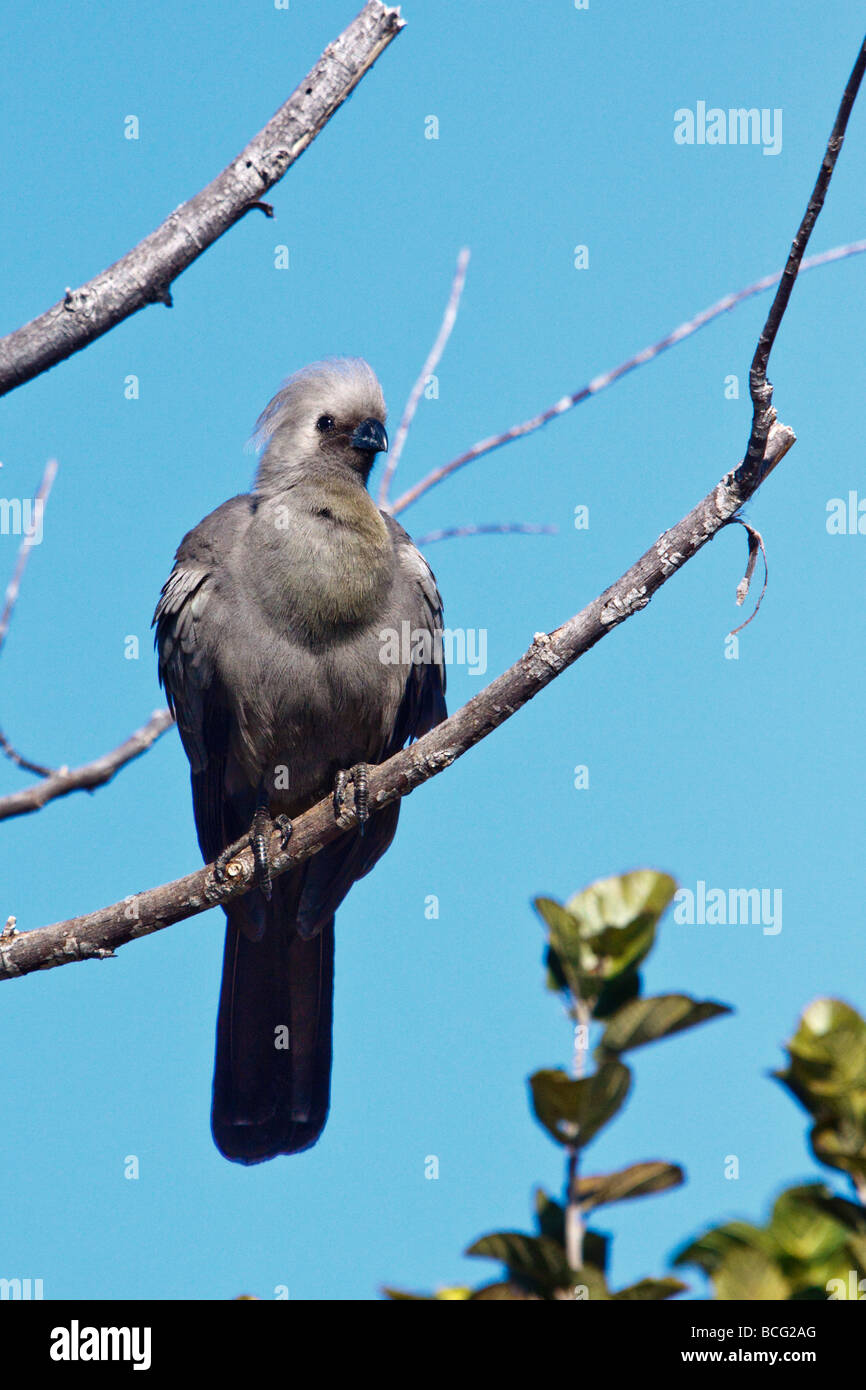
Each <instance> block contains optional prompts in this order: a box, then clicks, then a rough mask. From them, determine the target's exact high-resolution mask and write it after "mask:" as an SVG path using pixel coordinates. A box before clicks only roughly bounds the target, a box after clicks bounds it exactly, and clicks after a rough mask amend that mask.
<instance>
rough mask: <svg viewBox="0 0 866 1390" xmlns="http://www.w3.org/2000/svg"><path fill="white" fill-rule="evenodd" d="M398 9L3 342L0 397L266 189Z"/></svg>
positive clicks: (127, 308) (366, 20)
mask: <svg viewBox="0 0 866 1390" xmlns="http://www.w3.org/2000/svg"><path fill="white" fill-rule="evenodd" d="M403 25H404V20H402V19H401V18H400V11H399V8H397V9H394V8H392V7H390V6H387V5H384V4H382V3H381V0H368V2H367V4H366V5H365V6H364V8H363V10H362V11H361V13H360V14H359V15H358V16H357V18H356V19H354V20H353V21H352V23H351V24H350V25H349V26H348V28H347V29H345V30H344V31H343V33H342V34H341V35H340V37H339V38H338V39H336V40H335V41H334V42H333V43H332V44H329V45H328V47H327V48H326V49H325V51H324V53H323V54H322V56H321V58H320V59H319V61H318V62H317V63H316V65H315V67H314V68H313V69H312V71H311V72H309V73H308V74H307V76H306V77H305V78H304V80H303V82H302V83H301V84H300V86H299V87H297V88H296V90H295V91H294V92H293V93H292V95H291V96H290V97H289V99H288V101H287V102H286V103H285V104H284V105H283V106H281V107H280V109H279V111H278V112H277V113H276V115H275V116H273V117H272V118H271V120H270V121H268V123H267V125H266V126H265V127H264V129H263V130H261V131H260V132H259V134H258V135H257V136H255V138H254V139H253V140H251V141H250V143H249V144H248V145H247V147H246V149H244V150H242V151H241V153H240V154H239V155H238V156H237V158H236V159H233V160H232V162H231V164H229V165H228V167H227V168H226V169H224V170H223V172H222V173H221V174H219V175H218V176H217V177H216V178H215V179H214V180H213V182H212V183H209V184H208V186H207V188H204V189H202V191H201V192H200V193H197V194H196V195H195V197H194V198H191V199H190V200H189V202H186V203H182V204H181V206H180V207H179V208H177V209H176V210H175V211H174V212H173V213H171V215H170V216H169V217H167V218H166V220H165V221H164V222H163V223H162V225H161V226H159V227H157V229H156V231H155V232H151V234H150V236H147V237H145V239H144V241H141V242H139V244H138V245H137V246H136V247H134V248H133V250H131V251H129V252H127V254H126V255H125V256H123V257H122V258H121V259H120V260H119V261H116V262H115V264H114V265H112V266H109V267H108V269H107V270H104V271H102V273H101V274H100V275H97V276H96V277H95V279H93V280H91V281H89V282H88V284H86V285H83V286H82V287H81V288H80V289H78V290H67V291H66V294H65V295H64V297H63V299H62V300H61V301H60V303H59V304H55V305H54V307H53V308H52V309H49V310H48V311H47V313H44V314H41V315H40V316H39V318H36V319H33V320H32V322H30V323H28V324H25V325H24V327H23V328H19V329H17V330H16V331H15V332H14V333H10V334H9V335H8V336H7V337H5V338H3V339H0V396H2V395H5V394H6V393H7V392H8V391H11V390H13V388H14V387H16V386H21V385H22V384H23V383H24V382H25V381H30V380H31V379H32V378H33V377H35V376H38V375H39V374H40V372H44V371H47V369H48V368H49V367H53V366H55V365H56V363H58V362H62V361H63V360H64V358H66V357H70V356H71V355H72V354H73V353H74V352H79V351H80V349H81V348H83V347H86V346H87V344H88V343H92V342H93V341H94V339H96V338H99V337H101V336H102V334H103V333H107V332H108V331H109V329H111V328H114V327H115V325H116V324H118V323H120V322H122V320H123V319H125V318H128V317H129V315H130V314H134V313H136V312H137V311H138V310H139V309H143V308H144V307H145V306H146V305H148V304H154V303H163V304H169V305H170V304H171V293H170V286H171V284H172V282H173V281H174V280H176V279H177V277H178V276H179V275H180V274H181V273H182V272H183V271H184V270H186V268H187V267H188V266H189V265H191V264H192V262H193V261H194V260H196V258H197V257H198V256H200V255H201V254H202V252H203V251H205V250H207V248H208V247H209V246H211V245H212V244H213V242H215V241H216V240H217V239H218V237H221V236H222V235H223V233H224V232H226V231H228V229H229V228H230V227H232V226H233V225H234V224H235V222H237V221H239V220H240V218H241V217H243V216H244V214H245V213H246V212H248V211H249V210H250V209H251V208H254V207H262V206H263V207H264V210H265V211H268V206H269V205H267V204H264V205H263V204H262V203H261V198H262V194H263V193H265V192H266V191H267V190H268V189H269V188H272V187H273V185H274V184H275V183H277V182H278V181H279V180H280V179H281V178H282V177H283V175H284V174H285V172H286V170H287V169H290V168H291V166H292V165H293V164H294V162H295V160H296V159H297V158H298V157H299V156H300V155H301V154H303V152H304V150H305V149H306V148H307V146H308V145H309V144H310V143H311V142H312V141H313V140H314V139H315V137H316V135H318V133H319V131H320V130H322V128H323V127H324V126H325V125H326V124H327V122H328V121H329V120H330V119H331V117H332V116H333V114H334V112H335V111H336V110H337V109H338V108H339V107H340V106H341V105H342V104H343V102H344V101H345V100H346V98H347V97H348V96H349V95H350V93H351V92H352V91H353V90H354V89H355V87H356V86H357V85H358V83H359V82H360V80H361V78H362V77H363V76H364V74H365V73H366V72H368V71H369V69H370V68H371V67H372V66H373V64H374V63H375V61H376V59H377V58H378V57H379V55H380V54H381V53H382V52H383V51H384V50H385V48H387V46H388V44H389V43H390V42H391V40H392V39H393V38H395V37H396V35H397V34H398V33H399V32H400V30H401V29H402V28H403Z"/></svg>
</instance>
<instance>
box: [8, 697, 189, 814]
mask: <svg viewBox="0 0 866 1390" xmlns="http://www.w3.org/2000/svg"><path fill="white" fill-rule="evenodd" d="M173 723H174V720H173V719H172V717H171V714H170V713H169V711H168V710H167V709H160V710H156V711H155V712H154V713H153V714H152V715H151V716H150V719H149V720H148V721H147V723H146V724H145V725H144V726H143V727H142V728H140V729H136V731H135V733H134V734H130V736H129V738H128V739H125V740H124V742H123V743H121V744H120V746H119V747H118V748H115V749H113V751H112V752H110V753H103V754H102V756H101V757H99V758H94V760H93V762H90V763H84V764H82V766H81V767H73V768H65V767H61V768H59V769H58V770H57V771H56V772H50V771H49V772H48V773H47V776H45V777H44V778H43V780H42V781H41V782H34V783H33V785H32V786H30V787H25V788H24V789H23V790H22V791H20V792H10V793H9V795H8V796H0V820H8V819H9V818H10V817H11V816H25V815H27V813H28V812H29V811H40V810H41V809H42V807H43V806H44V805H45V803H46V802H48V801H54V800H56V798H57V797H58V796H68V795H69V793H70V792H81V791H88V792H91V791H93V790H94V789H95V788H96V787H102V786H104V785H105V783H106V782H110V781H111V779H112V777H113V776H114V774H115V773H116V772H118V771H119V770H120V768H122V767H125V766H126V764H127V763H131V762H132V760H133V758H138V757H140V756H141V754H142V753H146V752H147V750H148V748H150V746H151V744H153V743H155V742H156V740H157V739H158V738H159V736H160V734H163V733H165V730H166V729H168V728H170V727H171V725H172V724H173ZM22 762H23V760H22ZM24 766H28V767H33V766H35V765H34V764H27V763H25V764H24Z"/></svg>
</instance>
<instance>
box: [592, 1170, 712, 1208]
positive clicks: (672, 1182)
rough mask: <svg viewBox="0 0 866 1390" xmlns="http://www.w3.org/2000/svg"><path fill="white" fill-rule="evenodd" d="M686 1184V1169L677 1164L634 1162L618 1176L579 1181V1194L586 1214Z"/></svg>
mask: <svg viewBox="0 0 866 1390" xmlns="http://www.w3.org/2000/svg"><path fill="white" fill-rule="evenodd" d="M684 1181H685V1174H684V1173H683V1170H682V1168H678V1167H677V1165H676V1164H675V1163H661V1162H656V1161H652V1162H648V1163H634V1164H632V1165H631V1167H630V1168H622V1169H620V1170H619V1172H617V1173H601V1174H599V1175H597V1176H595V1177H585V1178H579V1179H578V1183H577V1193H578V1197H579V1199H580V1204H581V1206H582V1207H583V1209H584V1211H592V1210H593V1209H594V1208H595V1207H604V1206H610V1205H611V1204H612V1203H613V1202H627V1201H630V1200H631V1199H632V1198H633V1197H648V1196H649V1195H650V1194H651V1193H653V1192H664V1191H665V1190H666V1189H667V1188H671V1187H679V1186H680V1184H681V1183H682V1182H684Z"/></svg>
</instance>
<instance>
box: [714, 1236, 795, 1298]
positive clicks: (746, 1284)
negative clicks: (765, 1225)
mask: <svg viewBox="0 0 866 1390" xmlns="http://www.w3.org/2000/svg"><path fill="white" fill-rule="evenodd" d="M712 1279H713V1287H714V1288H715V1291H716V1298H718V1299H721V1300H723V1301H725V1302H730V1301H731V1300H734V1301H737V1302H744V1303H763V1302H776V1303H778V1302H780V1301H783V1300H787V1299H788V1297H789V1296H790V1293H791V1286H790V1284H789V1283H788V1281H787V1279H786V1278H785V1276H784V1275H783V1273H782V1271H781V1269H780V1268H779V1266H778V1265H777V1264H776V1262H775V1260H773V1259H771V1257H770V1256H769V1255H765V1254H764V1252H763V1251H762V1250H756V1249H749V1248H747V1247H746V1246H741V1247H740V1248H739V1249H736V1248H732V1249H731V1250H729V1251H728V1253H727V1255H726V1256H725V1258H724V1260H723V1261H722V1263H721V1264H720V1265H719V1267H718V1269H716V1270H715V1271H714V1273H713V1276H712Z"/></svg>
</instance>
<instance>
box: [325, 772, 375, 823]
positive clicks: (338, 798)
mask: <svg viewBox="0 0 866 1390" xmlns="http://www.w3.org/2000/svg"><path fill="white" fill-rule="evenodd" d="M350 782H351V783H352V787H353V789H354V798H353V799H354V806H355V815H356V816H357V817H358V828H359V830H360V832H361V834H362V835H363V833H364V827H365V825H366V824H367V821H368V820H369V819H370V810H369V792H368V789H367V764H366V763H356V764H355V766H354V767H351V768H349V770H348V772H346V771H340V772H338V773H337V775H336V777H335V778H334V796H333V804H334V819H335V820H339V819H340V816H341V815H342V813H343V807H344V803H345V800H346V787H347V786H348V785H349V783H350Z"/></svg>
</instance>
